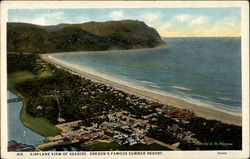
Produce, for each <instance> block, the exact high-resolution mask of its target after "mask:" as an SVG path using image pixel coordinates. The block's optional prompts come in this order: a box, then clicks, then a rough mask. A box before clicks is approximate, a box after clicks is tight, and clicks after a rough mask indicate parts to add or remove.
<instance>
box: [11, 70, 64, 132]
mask: <svg viewBox="0 0 250 159" xmlns="http://www.w3.org/2000/svg"><path fill="white" fill-rule="evenodd" d="M51 75H52V74H51V73H50V72H42V73H39V74H38V75H35V74H33V73H31V72H29V71H16V72H13V73H10V74H8V89H9V90H10V91H12V92H14V93H15V94H17V95H18V96H19V97H21V98H22V99H23V102H24V107H23V109H22V114H21V119H22V122H23V124H24V125H25V126H27V127H28V128H30V129H32V130H33V131H35V132H36V133H38V134H40V135H42V136H46V137H47V136H55V135H57V134H59V133H60V130H59V129H57V128H56V127H55V126H54V125H53V124H51V123H50V122H49V121H48V120H47V119H45V118H34V117H32V116H31V115H29V114H28V113H27V111H26V107H25V104H26V102H25V98H24V97H23V96H22V95H21V94H20V93H18V92H17V91H16V90H15V88H14V85H15V84H16V83H18V82H20V81H23V80H27V79H30V78H34V77H36V76H37V77H48V76H51Z"/></svg>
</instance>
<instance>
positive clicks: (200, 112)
mask: <svg viewBox="0 0 250 159" xmlns="http://www.w3.org/2000/svg"><path fill="white" fill-rule="evenodd" d="M164 46H166V45H164ZM158 48H161V47H158ZM148 49H150V48H147V49H133V51H134V50H148ZM153 49H157V48H153ZM107 51H108V50H107ZM107 51H81V52H61V53H59V52H58V53H47V54H40V57H41V58H42V59H43V60H44V61H46V62H48V63H51V64H54V65H55V66H59V67H60V68H62V69H64V70H66V71H68V72H70V73H74V74H77V75H79V76H83V77H86V78H87V79H90V80H92V81H97V82H100V83H103V84H106V85H110V86H112V87H114V88H115V89H119V90H122V91H124V92H126V93H129V94H134V95H138V96H140V97H143V98H146V99H150V100H152V101H156V102H159V103H163V104H167V105H172V106H174V107H177V108H181V109H189V110H191V111H193V112H194V113H195V114H196V115H197V116H200V117H203V118H206V119H215V120H219V121H222V122H224V123H228V124H234V125H239V126H241V125H242V120H241V118H242V117H240V116H234V115H232V114H228V113H226V112H222V111H219V110H215V109H212V108H207V107H202V106H199V105H196V104H193V103H190V102H187V101H186V100H184V99H181V98H178V97H172V96H168V95H163V94H159V93H155V92H151V91H147V90H141V89H138V88H133V87H131V86H127V85H124V84H120V83H118V82H115V81H112V80H108V79H105V78H103V77H100V76H98V75H94V74H91V73H87V72H84V71H82V70H79V69H76V68H73V67H71V66H69V65H67V64H65V63H63V62H60V61H57V60H54V59H52V58H49V57H48V56H49V55H53V54H67V53H89V52H93V53H97V52H107ZM113 51H119V50H113ZM129 51H131V50H124V51H123V50H121V51H119V52H129ZM108 52H110V51H108Z"/></svg>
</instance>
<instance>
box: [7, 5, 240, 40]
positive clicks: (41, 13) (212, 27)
mask: <svg viewBox="0 0 250 159" xmlns="http://www.w3.org/2000/svg"><path fill="white" fill-rule="evenodd" d="M125 19H132V20H139V21H143V22H145V23H146V24H147V25H148V26H150V27H153V28H155V29H156V30H157V31H158V32H159V34H160V35H161V36H162V37H239V36H241V30H240V28H241V9H240V8H236V7H235V8H84V9H10V10H8V22H25V23H33V24H38V25H56V24H60V23H84V22H88V21H97V22H104V21H109V20H125Z"/></svg>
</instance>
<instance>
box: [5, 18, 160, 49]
mask: <svg viewBox="0 0 250 159" xmlns="http://www.w3.org/2000/svg"><path fill="white" fill-rule="evenodd" d="M163 43H164V42H163V41H162V40H161V37H160V36H159V34H158V33H157V31H156V30H155V29H153V28H151V27H148V26H147V25H146V24H145V23H144V22H140V21H134V20H123V21H108V22H87V23H82V24H58V25H53V26H40V25H34V24H27V23H7V50H8V51H9V52H33V53H45V52H60V51H84V50H114V49H135V48H152V47H156V46H159V45H161V44H163Z"/></svg>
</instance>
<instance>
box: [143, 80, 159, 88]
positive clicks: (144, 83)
mask: <svg viewBox="0 0 250 159" xmlns="http://www.w3.org/2000/svg"><path fill="white" fill-rule="evenodd" d="M140 83H142V84H143V85H148V86H150V87H154V88H160V87H159V86H157V85H156V84H155V83H153V82H150V81H140Z"/></svg>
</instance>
